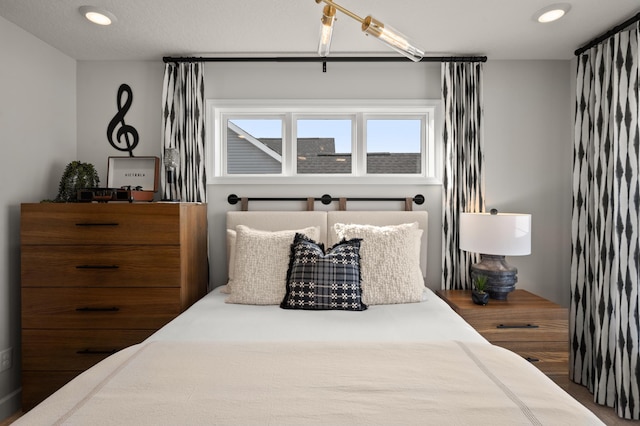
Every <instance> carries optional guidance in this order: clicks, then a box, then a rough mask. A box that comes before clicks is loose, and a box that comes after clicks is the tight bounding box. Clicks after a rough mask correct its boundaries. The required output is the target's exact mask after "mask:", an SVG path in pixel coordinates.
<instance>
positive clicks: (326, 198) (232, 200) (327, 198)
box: [227, 194, 424, 205]
mask: <svg viewBox="0 0 640 426" xmlns="http://www.w3.org/2000/svg"><path fill="white" fill-rule="evenodd" d="M307 200H308V198H283V197H247V201H307ZM313 200H314V201H321V202H322V204H324V205H328V204H331V203H332V202H333V201H340V198H333V197H332V196H331V195H329V194H325V195H323V196H322V197H320V198H314V199H313ZM346 200H347V201H405V200H406V199H405V198H346ZM412 200H413V202H414V203H416V204H417V205H421V204H423V203H424V195H422V194H418V195H416V196H415V197H413V199H412ZM240 201H242V198H241V197H238V196H237V195H236V194H231V195H229V196H228V197H227V202H228V203H229V204H231V205H235V204H238V203H239V202H240Z"/></svg>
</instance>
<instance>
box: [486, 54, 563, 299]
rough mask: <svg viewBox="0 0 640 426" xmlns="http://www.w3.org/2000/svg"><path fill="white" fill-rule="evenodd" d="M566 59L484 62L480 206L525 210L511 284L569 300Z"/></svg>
mask: <svg viewBox="0 0 640 426" xmlns="http://www.w3.org/2000/svg"><path fill="white" fill-rule="evenodd" d="M570 70H571V63H570V62H569V61H501V62H488V63H487V64H486V66H485V75H484V83H485V97H484V101H485V102H484V105H485V161H486V175H485V177H486V180H485V184H486V208H487V210H489V209H491V208H496V209H498V210H499V211H503V212H513V213H531V215H532V239H531V255H530V256H523V257H511V258H509V259H508V261H509V262H510V263H511V264H513V265H514V266H516V267H517V268H518V284H517V287H518V288H524V289H527V290H530V291H532V292H534V293H536V294H539V295H541V296H543V297H546V298H548V299H551V300H553V301H555V302H557V303H560V304H562V305H564V306H568V304H569V279H570V262H571V256H570V255H571V205H572V203H571V196H572V195H571V194H572V193H571V191H572V187H571V175H572V173H571V166H572V141H573V139H572V129H573V125H572V115H571V105H572V91H571V87H572V86H571V84H572V83H571V82H572V78H571V72H570Z"/></svg>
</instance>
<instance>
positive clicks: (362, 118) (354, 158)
mask: <svg viewBox="0 0 640 426" xmlns="http://www.w3.org/2000/svg"><path fill="white" fill-rule="evenodd" d="M207 111H208V117H209V120H208V123H209V124H208V128H209V131H208V137H209V144H210V145H209V146H210V147H211V148H213V149H208V150H207V152H208V153H209V159H208V161H209V166H210V168H209V170H213V173H211V172H209V173H208V175H209V176H213V177H212V179H213V180H216V179H218V180H222V181H226V180H229V181H230V182H239V183H240V182H247V183H252V182H253V183H258V182H271V181H279V182H287V183H305V182H311V181H313V179H316V180H317V178H318V177H322V178H323V179H329V180H330V179H335V180H337V181H340V182H363V183H378V182H383V181H384V182H389V181H395V182H396V183H400V182H407V183H409V181H415V182H419V183H428V180H431V181H434V180H435V181H437V180H436V177H437V170H436V167H435V165H436V164H437V163H436V157H437V154H438V149H437V146H436V143H435V140H434V135H435V134H436V131H435V129H434V127H435V126H434V123H435V122H436V120H435V115H436V113H437V111H438V108H437V104H436V103H434V102H427V101H370V100H368V101H362V102H358V101H315V102H312V101H271V102H268V103H267V102H266V101H235V102H231V101H224V102H221V101H215V100H209V101H207ZM425 179H426V180H425Z"/></svg>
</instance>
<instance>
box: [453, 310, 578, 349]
mask: <svg viewBox="0 0 640 426" xmlns="http://www.w3.org/2000/svg"><path fill="white" fill-rule="evenodd" d="M465 319H466V320H467V322H468V323H469V324H470V325H471V326H472V327H473V328H475V329H476V330H477V331H478V332H479V333H480V334H482V336H484V338H485V339H487V340H489V341H490V342H492V343H495V342H503V341H514V342H518V341H519V342H528V341H552V342H553V341H555V342H557V341H561V342H568V341H569V324H568V320H567V319H564V318H563V319H550V318H544V316H543V318H540V317H538V318H535V317H531V316H528V315H526V313H525V314H512V315H509V316H507V317H506V318H496V319H494V318H465Z"/></svg>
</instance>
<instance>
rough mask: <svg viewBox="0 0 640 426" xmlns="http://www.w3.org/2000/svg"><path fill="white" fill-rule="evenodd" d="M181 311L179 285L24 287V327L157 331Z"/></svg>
mask: <svg viewBox="0 0 640 426" xmlns="http://www.w3.org/2000/svg"><path fill="white" fill-rule="evenodd" d="M180 312H181V303H180V288H149V289H145V288H104V289H102V288H37V287H25V288H23V289H22V327H23V328H25V329H28V328H43V329H68V328H74V329H153V330H156V329H158V328H160V327H162V326H163V325H165V324H166V323H167V322H169V321H170V320H171V319H173V318H175V317H176V316H177V315H178V314H179V313H180Z"/></svg>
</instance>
